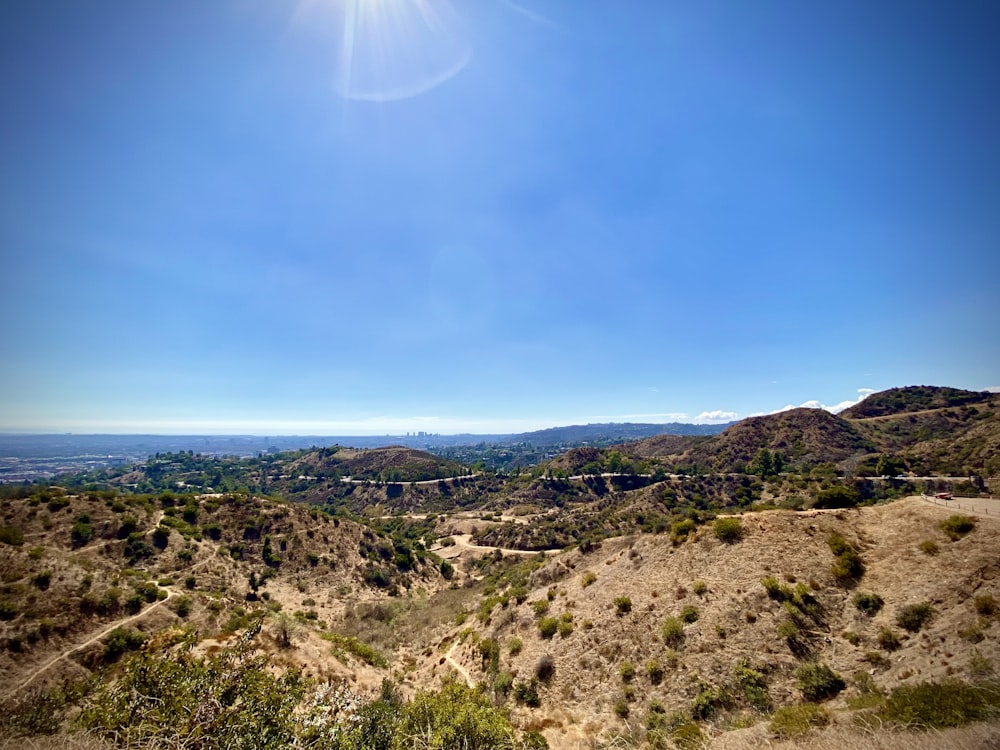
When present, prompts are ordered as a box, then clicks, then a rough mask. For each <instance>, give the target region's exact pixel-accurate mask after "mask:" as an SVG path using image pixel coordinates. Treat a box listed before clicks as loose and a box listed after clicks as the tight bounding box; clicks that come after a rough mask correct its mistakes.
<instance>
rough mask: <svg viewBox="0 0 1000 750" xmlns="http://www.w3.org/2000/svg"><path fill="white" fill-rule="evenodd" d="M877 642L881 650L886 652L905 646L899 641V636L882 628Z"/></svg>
mask: <svg viewBox="0 0 1000 750" xmlns="http://www.w3.org/2000/svg"><path fill="white" fill-rule="evenodd" d="M877 641H878V645H879V648H881V649H883V650H885V651H895V650H897V649H898V648H899V647H900V646H902V645H903V644H902V643H901V642H900V640H899V636H898V635H896V634H895V633H894V632H892V630H891V629H889V628H882V629H881V630H880V631H878V638H877Z"/></svg>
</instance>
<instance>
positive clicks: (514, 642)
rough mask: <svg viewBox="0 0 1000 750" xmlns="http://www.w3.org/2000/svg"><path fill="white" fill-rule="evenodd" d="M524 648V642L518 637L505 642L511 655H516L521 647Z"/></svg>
mask: <svg viewBox="0 0 1000 750" xmlns="http://www.w3.org/2000/svg"><path fill="white" fill-rule="evenodd" d="M523 648H524V643H523V642H522V641H521V639H520V638H511V639H510V640H509V641H508V642H507V650H508V651H509V652H510V655H511V656H517V655H518V654H519V653H521V649H523Z"/></svg>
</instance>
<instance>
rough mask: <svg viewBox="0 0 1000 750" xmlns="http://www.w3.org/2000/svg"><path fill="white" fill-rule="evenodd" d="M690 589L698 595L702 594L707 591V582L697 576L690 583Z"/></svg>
mask: <svg viewBox="0 0 1000 750" xmlns="http://www.w3.org/2000/svg"><path fill="white" fill-rule="evenodd" d="M691 590H692V591H693V592H694V593H695V594H697V595H698V596H704V595H705V593H706V592H707V591H708V584H707V583H705V582H704V581H703V580H701V579H700V578H699V579H698V580H697V581H695V582H694V583H692V584H691Z"/></svg>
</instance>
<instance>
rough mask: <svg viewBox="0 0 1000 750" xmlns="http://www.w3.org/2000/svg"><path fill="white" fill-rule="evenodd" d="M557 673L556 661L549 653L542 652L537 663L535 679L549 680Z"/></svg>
mask: <svg viewBox="0 0 1000 750" xmlns="http://www.w3.org/2000/svg"><path fill="white" fill-rule="evenodd" d="M555 673H556V662H555V659H553V658H552V657H551V656H550V655H549V654H542V655H541V656H540V657H539V659H538V662H537V663H536V664H535V679H537V680H539V681H541V682H548V681H549V680H551V679H552V675H554V674H555Z"/></svg>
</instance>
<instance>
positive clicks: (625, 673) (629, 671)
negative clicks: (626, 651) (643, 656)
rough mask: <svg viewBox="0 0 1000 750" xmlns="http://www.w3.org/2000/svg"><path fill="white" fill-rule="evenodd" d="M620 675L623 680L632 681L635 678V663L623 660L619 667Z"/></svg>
mask: <svg viewBox="0 0 1000 750" xmlns="http://www.w3.org/2000/svg"><path fill="white" fill-rule="evenodd" d="M618 675H619V677H621V678H622V682H632V680H634V679H635V664H633V663H632V662H630V661H623V662H622V663H621V664H620V665H619V667H618Z"/></svg>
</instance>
